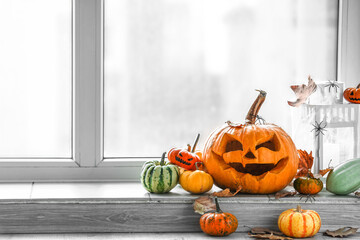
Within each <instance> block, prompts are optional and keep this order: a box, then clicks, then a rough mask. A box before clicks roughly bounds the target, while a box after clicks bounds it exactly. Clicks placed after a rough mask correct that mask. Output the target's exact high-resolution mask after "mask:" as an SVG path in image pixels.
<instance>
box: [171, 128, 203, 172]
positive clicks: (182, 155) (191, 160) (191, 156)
mask: <svg viewBox="0 0 360 240" xmlns="http://www.w3.org/2000/svg"><path fill="white" fill-rule="evenodd" d="M199 138H200V134H198V135H197V137H196V140H195V143H194V145H193V147H192V148H191V146H190V144H188V145H187V146H188V149H181V148H172V149H170V151H169V152H168V160H169V161H170V162H171V163H172V164H176V165H178V166H179V167H182V168H185V169H186V170H195V169H196V166H195V164H196V163H197V162H201V158H202V153H201V152H200V151H195V149H196V145H197V143H198V141H199Z"/></svg>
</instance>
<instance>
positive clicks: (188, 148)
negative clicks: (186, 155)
mask: <svg viewBox="0 0 360 240" xmlns="http://www.w3.org/2000/svg"><path fill="white" fill-rule="evenodd" d="M187 151H188V152H190V151H191V145H190V144H188V145H187Z"/></svg>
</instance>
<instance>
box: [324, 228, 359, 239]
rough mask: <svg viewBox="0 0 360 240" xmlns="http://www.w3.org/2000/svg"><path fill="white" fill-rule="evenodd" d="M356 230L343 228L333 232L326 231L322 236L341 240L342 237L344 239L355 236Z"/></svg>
mask: <svg viewBox="0 0 360 240" xmlns="http://www.w3.org/2000/svg"><path fill="white" fill-rule="evenodd" d="M357 230H358V228H353V227H343V228H339V229H337V230H335V231H330V230H326V231H325V232H324V235H326V236H330V237H341V238H342V237H346V236H349V235H352V234H355V233H356V231H357Z"/></svg>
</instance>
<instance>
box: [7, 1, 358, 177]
mask: <svg viewBox="0 0 360 240" xmlns="http://www.w3.org/2000/svg"><path fill="white" fill-rule="evenodd" d="M72 1H73V10H74V11H73V45H74V47H73V50H74V51H73V101H72V102H73V125H72V126H73V129H72V130H73V133H72V134H73V135H72V139H73V143H72V145H73V146H72V148H73V149H72V158H69V159H64V158H52V159H44V158H41V159H28V158H26V159H25V158H23V159H15V158H12V159H0V181H2V182H29V181H30V182H33V181H47V182H48V181H57V182H58V181H120V180H121V181H134V180H135V181H138V179H139V172H140V169H141V166H142V164H143V163H144V161H145V160H146V159H144V158H111V159H104V157H103V139H104V138H103V24H102V23H103V9H104V8H103V4H104V2H103V0H72ZM359 13H360V1H357V0H339V25H338V29H339V35H338V59H337V61H338V64H337V65H338V71H337V73H338V76H337V78H338V80H340V81H343V82H345V83H346V84H347V83H350V82H351V81H350V80H349V78H353V77H354V76H355V75H356V76H360V72H359V71H360V68H357V66H359V65H360V54H359V53H360V48H359V44H356V43H358V42H359V41H357V42H356V41H354V40H353V39H354V38H355V39H359V35H360V14H359ZM350 23H351V24H350ZM349 26H351V31H349ZM355 29H356V31H354V30H355ZM354 54H357V55H356V56H357V58H356V61H354ZM356 71H357V72H356ZM357 79H360V78H359V77H358V78H357ZM357 79H356V80H355V81H358V80H357ZM355 86H356V85H355Z"/></svg>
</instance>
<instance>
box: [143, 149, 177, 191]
mask: <svg viewBox="0 0 360 240" xmlns="http://www.w3.org/2000/svg"><path fill="white" fill-rule="evenodd" d="M165 154H166V152H165V153H163V155H162V156H161V161H160V162H159V161H156V160H155V161H147V162H145V163H144V165H143V167H142V171H141V183H142V185H143V186H144V188H145V189H146V190H147V191H149V192H152V193H166V192H169V191H170V190H171V189H173V188H174V187H175V186H176V184H177V183H178V181H179V175H180V173H179V168H178V167H177V166H176V165H173V164H171V163H169V162H165Z"/></svg>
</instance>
